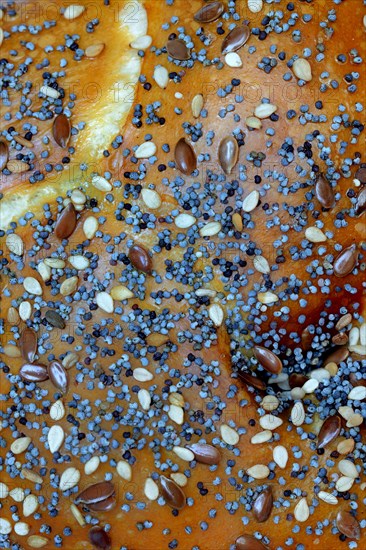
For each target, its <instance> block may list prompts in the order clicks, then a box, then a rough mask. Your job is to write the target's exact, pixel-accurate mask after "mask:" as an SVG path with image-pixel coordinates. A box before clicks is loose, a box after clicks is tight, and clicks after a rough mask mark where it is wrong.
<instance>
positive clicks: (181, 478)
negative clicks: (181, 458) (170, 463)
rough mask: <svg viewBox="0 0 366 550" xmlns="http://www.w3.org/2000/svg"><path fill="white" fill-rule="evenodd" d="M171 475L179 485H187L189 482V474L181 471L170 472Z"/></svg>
mask: <svg viewBox="0 0 366 550" xmlns="http://www.w3.org/2000/svg"><path fill="white" fill-rule="evenodd" d="M170 477H171V478H172V480H173V481H174V482H175V483H176V484H177V485H179V487H185V486H186V485H187V483H188V478H187V476H185V475H184V474H181V473H179V472H177V473H174V472H173V473H171V474H170Z"/></svg>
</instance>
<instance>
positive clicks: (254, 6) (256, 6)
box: [247, 0, 263, 13]
mask: <svg viewBox="0 0 366 550" xmlns="http://www.w3.org/2000/svg"><path fill="white" fill-rule="evenodd" d="M247 4H248V9H249V11H251V12H252V13H258V12H260V11H261V10H262V9H263V0H247Z"/></svg>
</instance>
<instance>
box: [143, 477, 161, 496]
mask: <svg viewBox="0 0 366 550" xmlns="http://www.w3.org/2000/svg"><path fill="white" fill-rule="evenodd" d="M144 493H145V496H146V498H148V499H149V500H156V499H157V498H158V496H159V487H158V485H157V484H156V483H155V481H154V480H153V479H151V477H148V478H147V479H146V481H145V485H144Z"/></svg>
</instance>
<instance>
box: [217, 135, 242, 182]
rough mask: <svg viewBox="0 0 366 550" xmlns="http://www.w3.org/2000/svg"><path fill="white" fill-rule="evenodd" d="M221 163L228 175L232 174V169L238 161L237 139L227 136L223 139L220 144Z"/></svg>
mask: <svg viewBox="0 0 366 550" xmlns="http://www.w3.org/2000/svg"><path fill="white" fill-rule="evenodd" d="M218 155H219V163H220V166H221V168H222V169H223V171H224V172H225V174H226V175H229V174H231V171H232V169H233V168H234V166H235V165H236V163H237V162H238V157H239V146H238V142H237V141H236V139H235V138H234V137H232V136H227V137H225V138H224V139H222V140H221V142H220V145H219V153H218Z"/></svg>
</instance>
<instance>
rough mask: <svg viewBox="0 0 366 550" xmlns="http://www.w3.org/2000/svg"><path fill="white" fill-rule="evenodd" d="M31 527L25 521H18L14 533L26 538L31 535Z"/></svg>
mask: <svg viewBox="0 0 366 550" xmlns="http://www.w3.org/2000/svg"><path fill="white" fill-rule="evenodd" d="M29 531H30V527H29V525H28V523H25V522H24V521H18V522H17V523H16V524H15V525H14V532H15V533H16V534H17V535H19V536H20V537H25V536H27V535H28V534H29Z"/></svg>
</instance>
